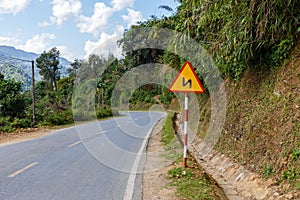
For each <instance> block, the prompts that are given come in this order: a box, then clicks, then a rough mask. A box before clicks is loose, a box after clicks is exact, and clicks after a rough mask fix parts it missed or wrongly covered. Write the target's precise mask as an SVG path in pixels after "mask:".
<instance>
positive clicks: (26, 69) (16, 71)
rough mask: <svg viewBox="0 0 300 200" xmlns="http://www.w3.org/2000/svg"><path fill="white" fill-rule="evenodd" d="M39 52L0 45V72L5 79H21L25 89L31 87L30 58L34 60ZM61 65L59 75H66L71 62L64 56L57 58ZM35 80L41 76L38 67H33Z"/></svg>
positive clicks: (38, 79)
mask: <svg viewBox="0 0 300 200" xmlns="http://www.w3.org/2000/svg"><path fill="white" fill-rule="evenodd" d="M39 56H40V55H39V54H35V53H31V52H26V51H23V50H20V49H16V48H15V47H11V46H0V73H1V74H3V75H4V76H5V78H6V79H15V80H16V81H21V82H22V83H23V87H24V89H25V90H28V89H31V62H30V61H31V60H34V61H35V60H36V58H37V57H39ZM26 61H29V62H26ZM59 64H60V65H61V67H62V68H61V70H60V73H61V76H62V77H64V76H67V74H68V73H67V69H68V68H70V65H71V62H70V61H68V60H67V59H65V58H62V57H61V58H60V59H59ZM35 80H36V81H40V80H42V77H41V76H40V74H39V69H37V67H35Z"/></svg>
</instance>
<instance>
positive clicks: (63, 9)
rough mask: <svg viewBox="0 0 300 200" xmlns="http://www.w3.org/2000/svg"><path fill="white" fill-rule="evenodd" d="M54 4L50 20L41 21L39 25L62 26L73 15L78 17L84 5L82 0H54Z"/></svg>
mask: <svg viewBox="0 0 300 200" xmlns="http://www.w3.org/2000/svg"><path fill="white" fill-rule="evenodd" d="M52 5H53V6H52V16H51V17H50V22H47V21H44V22H40V23H38V26H41V27H45V26H50V25H52V24H56V25H58V26H61V25H62V24H63V23H64V21H67V20H69V19H70V18H71V17H73V16H75V17H78V16H79V15H80V12H81V6H82V5H81V2H80V0H52Z"/></svg>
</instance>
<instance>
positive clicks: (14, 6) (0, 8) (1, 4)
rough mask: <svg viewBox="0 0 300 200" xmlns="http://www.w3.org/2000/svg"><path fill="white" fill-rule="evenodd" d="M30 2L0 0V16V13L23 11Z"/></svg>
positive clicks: (23, 0)
mask: <svg viewBox="0 0 300 200" xmlns="http://www.w3.org/2000/svg"><path fill="white" fill-rule="evenodd" d="M30 1H31V0H13V1H12V0H1V1H0V14H1V13H12V14H14V15H16V14H17V13H19V12H21V11H22V10H24V9H25V8H26V7H27V6H28V4H29V2H30Z"/></svg>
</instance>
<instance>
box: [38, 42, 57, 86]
mask: <svg viewBox="0 0 300 200" xmlns="http://www.w3.org/2000/svg"><path fill="white" fill-rule="evenodd" d="M59 55H60V52H59V50H57V48H56V47H54V48H52V49H51V50H50V51H48V52H46V51H44V52H43V53H42V54H41V55H40V57H38V58H37V59H36V63H37V64H36V66H37V68H39V69H40V75H41V76H43V78H44V80H45V81H46V83H47V86H48V88H49V89H50V90H51V91H56V90H57V81H58V80H59V79H60V72H59V69H60V66H59Z"/></svg>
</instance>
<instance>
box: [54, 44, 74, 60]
mask: <svg viewBox="0 0 300 200" xmlns="http://www.w3.org/2000/svg"><path fill="white" fill-rule="evenodd" d="M57 49H58V50H59V52H60V56H61V57H64V58H66V59H67V60H69V61H73V60H74V59H75V58H76V57H75V56H74V54H73V53H72V52H71V51H69V49H68V48H67V47H66V46H57Z"/></svg>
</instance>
